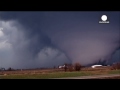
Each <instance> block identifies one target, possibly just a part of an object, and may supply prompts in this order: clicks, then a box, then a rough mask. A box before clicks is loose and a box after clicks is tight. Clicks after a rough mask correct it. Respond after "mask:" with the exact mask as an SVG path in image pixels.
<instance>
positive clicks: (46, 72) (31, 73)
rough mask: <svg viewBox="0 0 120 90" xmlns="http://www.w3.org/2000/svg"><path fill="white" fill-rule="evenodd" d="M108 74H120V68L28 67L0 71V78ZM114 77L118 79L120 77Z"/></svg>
mask: <svg viewBox="0 0 120 90" xmlns="http://www.w3.org/2000/svg"><path fill="white" fill-rule="evenodd" d="M108 74H120V70H111V67H99V68H91V67H84V68H82V69H81V70H80V71H71V72H70V71H69V70H67V71H66V72H65V70H64V69H31V70H30V69H29V70H14V71H0V78H1V79H2V78H3V79H7V78H8V79H9V78H11V79H15V78H18V79H22V78H23V79H39V78H41V79H44V78H46V79H47V78H48V79H49V78H62V77H76V76H91V75H108ZM114 78H117V79H120V77H114ZM110 79H111V78H110Z"/></svg>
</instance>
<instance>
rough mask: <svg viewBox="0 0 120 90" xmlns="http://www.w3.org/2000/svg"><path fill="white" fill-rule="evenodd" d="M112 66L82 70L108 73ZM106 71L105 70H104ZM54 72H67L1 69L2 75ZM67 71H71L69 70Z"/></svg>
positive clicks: (62, 70)
mask: <svg viewBox="0 0 120 90" xmlns="http://www.w3.org/2000/svg"><path fill="white" fill-rule="evenodd" d="M110 70H111V67H99V68H91V67H86V68H82V69H81V71H82V72H86V71H91V72H94V73H98V72H102V74H103V73H106V72H107V71H110ZM103 71H104V72H103ZM54 72H65V71H64V69H29V70H14V71H0V75H4V74H6V75H12V74H45V73H54ZM67 72H70V71H69V70H67Z"/></svg>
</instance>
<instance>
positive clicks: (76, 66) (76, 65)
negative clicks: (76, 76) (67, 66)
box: [74, 63, 81, 71]
mask: <svg viewBox="0 0 120 90" xmlns="http://www.w3.org/2000/svg"><path fill="white" fill-rule="evenodd" d="M74 67H75V70H76V71H80V70H81V65H80V63H75V65H74Z"/></svg>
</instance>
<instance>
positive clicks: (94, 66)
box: [91, 65, 102, 68]
mask: <svg viewBox="0 0 120 90" xmlns="http://www.w3.org/2000/svg"><path fill="white" fill-rule="evenodd" d="M101 66H102V65H93V66H91V67H92V68H96V67H101Z"/></svg>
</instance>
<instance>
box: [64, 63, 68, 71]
mask: <svg viewBox="0 0 120 90" xmlns="http://www.w3.org/2000/svg"><path fill="white" fill-rule="evenodd" d="M64 65H65V67H64V69H65V72H66V71H67V63H65V64H64Z"/></svg>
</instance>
